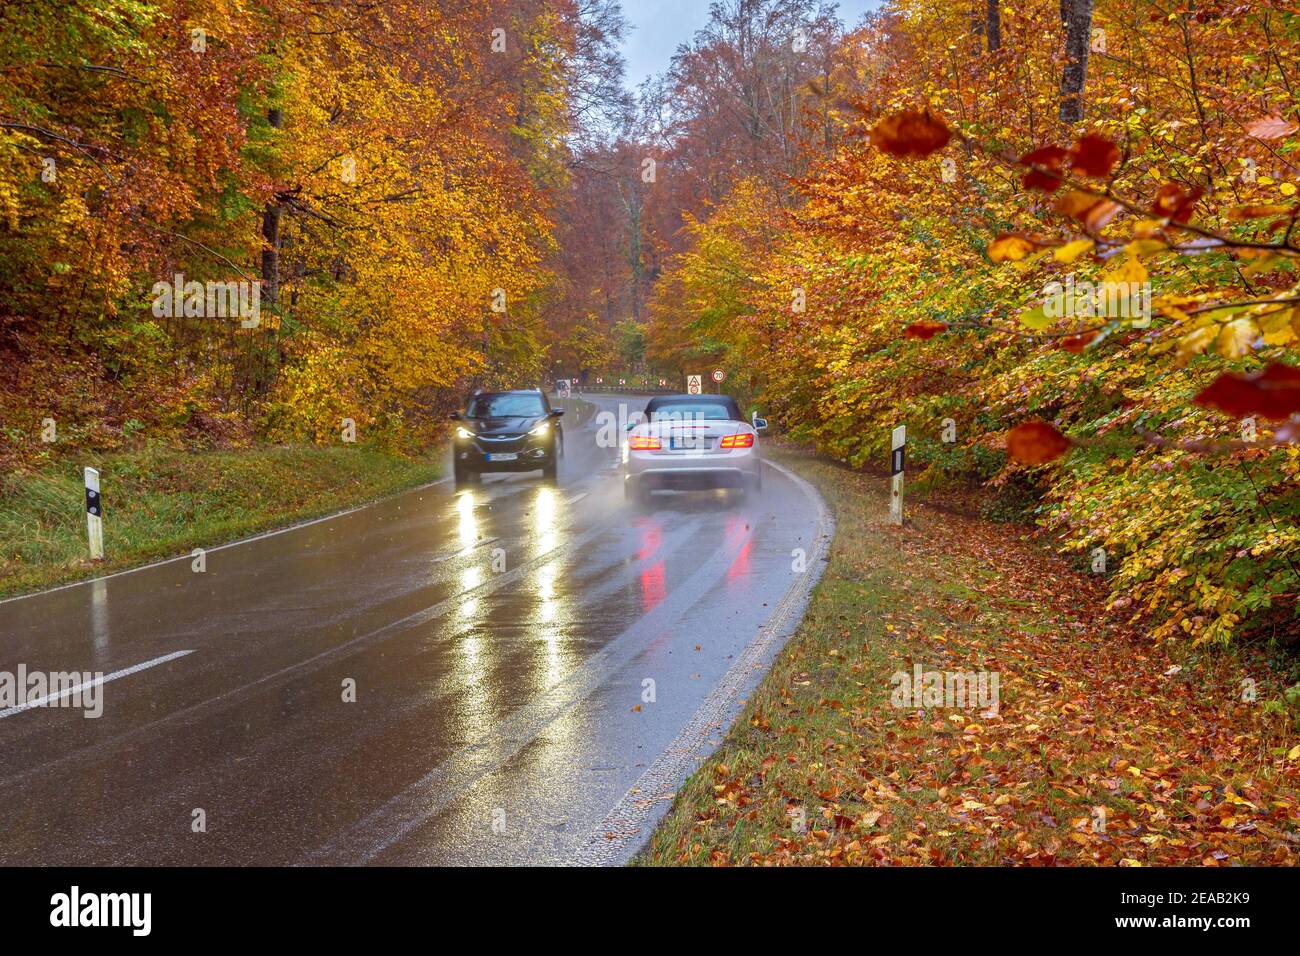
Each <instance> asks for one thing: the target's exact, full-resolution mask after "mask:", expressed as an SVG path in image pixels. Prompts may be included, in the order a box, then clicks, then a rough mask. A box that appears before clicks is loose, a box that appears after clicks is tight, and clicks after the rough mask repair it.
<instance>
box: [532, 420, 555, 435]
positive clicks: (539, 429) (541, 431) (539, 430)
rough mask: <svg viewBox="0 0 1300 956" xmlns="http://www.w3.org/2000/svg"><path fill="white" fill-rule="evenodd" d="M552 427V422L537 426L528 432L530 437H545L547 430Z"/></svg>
mask: <svg viewBox="0 0 1300 956" xmlns="http://www.w3.org/2000/svg"><path fill="white" fill-rule="evenodd" d="M550 427H551V423H550V422H542V423H541V424H540V425H537V426H535V427H533V428H531V429H529V430H528V434H530V435H545V434H546V432H547V430H548V429H549V428H550Z"/></svg>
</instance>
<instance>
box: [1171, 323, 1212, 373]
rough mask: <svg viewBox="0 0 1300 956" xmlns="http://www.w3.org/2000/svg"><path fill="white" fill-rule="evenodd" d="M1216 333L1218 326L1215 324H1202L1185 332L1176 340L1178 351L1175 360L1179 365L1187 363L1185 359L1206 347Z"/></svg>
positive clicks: (1198, 353) (1199, 352)
mask: <svg viewBox="0 0 1300 956" xmlns="http://www.w3.org/2000/svg"><path fill="white" fill-rule="evenodd" d="M1218 335H1219V327H1218V326H1217V325H1204V326H1201V328H1199V329H1194V330H1193V331H1191V332H1189V333H1187V334H1186V335H1184V336H1183V337H1182V338H1180V339H1179V340H1178V351H1177V353H1175V356H1174V358H1175V361H1177V362H1178V364H1179V365H1185V364H1187V360H1188V359H1190V358H1191V357H1192V356H1193V355H1200V354H1201V353H1202V352H1204V351H1205V350H1206V349H1208V348H1209V347H1210V343H1211V342H1213V341H1214V340H1215V339H1216V338H1217V337H1218Z"/></svg>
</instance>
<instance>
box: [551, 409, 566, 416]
mask: <svg viewBox="0 0 1300 956" xmlns="http://www.w3.org/2000/svg"><path fill="white" fill-rule="evenodd" d="M563 414H564V409H562V408H552V409H551V417H552V418H559V417H560V416H561V415H563Z"/></svg>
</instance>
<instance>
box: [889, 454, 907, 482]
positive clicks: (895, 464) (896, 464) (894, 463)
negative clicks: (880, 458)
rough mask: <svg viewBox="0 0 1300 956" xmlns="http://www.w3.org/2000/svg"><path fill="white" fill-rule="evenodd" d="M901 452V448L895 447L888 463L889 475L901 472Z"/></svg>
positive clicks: (892, 475)
mask: <svg viewBox="0 0 1300 956" xmlns="http://www.w3.org/2000/svg"><path fill="white" fill-rule="evenodd" d="M903 452H904V449H902V448H895V449H894V454H893V457H892V459H891V460H890V463H889V477H891V478H892V477H894V475H901V474H902V473H903Z"/></svg>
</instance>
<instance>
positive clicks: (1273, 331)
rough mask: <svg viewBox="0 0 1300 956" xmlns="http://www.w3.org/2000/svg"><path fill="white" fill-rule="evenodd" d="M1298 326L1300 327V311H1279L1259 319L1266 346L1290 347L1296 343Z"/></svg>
mask: <svg viewBox="0 0 1300 956" xmlns="http://www.w3.org/2000/svg"><path fill="white" fill-rule="evenodd" d="M1297 325H1300V309H1278V310H1277V311H1276V312H1270V313H1269V314H1268V315H1264V316H1260V319H1259V328H1260V331H1261V332H1263V334H1264V344H1265V345H1288V344H1290V343H1291V342H1294V341H1296V339H1297V332H1296V327H1297Z"/></svg>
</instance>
